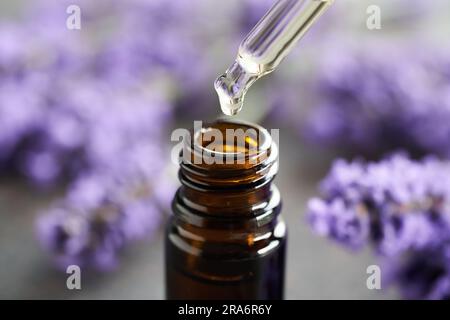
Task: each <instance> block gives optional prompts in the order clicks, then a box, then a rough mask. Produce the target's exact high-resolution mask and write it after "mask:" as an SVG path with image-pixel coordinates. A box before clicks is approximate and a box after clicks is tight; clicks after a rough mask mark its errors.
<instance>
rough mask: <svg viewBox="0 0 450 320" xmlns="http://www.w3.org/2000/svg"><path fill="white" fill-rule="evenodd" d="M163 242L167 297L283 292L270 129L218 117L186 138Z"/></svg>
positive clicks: (282, 237)
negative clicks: (177, 187)
mask: <svg viewBox="0 0 450 320" xmlns="http://www.w3.org/2000/svg"><path fill="white" fill-rule="evenodd" d="M185 142H186V143H185V146H184V148H183V151H182V157H181V158H182V162H181V164H180V171H179V179H180V181H181V187H180V188H179V189H178V191H177V193H176V195H175V197H174V200H173V203H172V208H173V216H172V217H171V220H170V221H169V223H168V227H167V231H166V240H165V241H166V242H165V263H166V296H167V298H169V299H282V297H283V282H284V268H285V267H284V265H285V247H286V226H285V224H284V222H283V220H282V218H281V216H280V210H281V200H280V194H279V191H278V189H277V188H276V186H275V185H273V184H272V181H273V179H274V177H275V175H276V173H277V171H278V162H277V159H278V149H277V146H276V144H275V143H274V142H273V141H272V139H271V137H270V135H269V133H268V132H267V131H266V130H265V129H263V128H261V127H259V126H256V125H253V124H249V123H244V122H226V121H218V122H215V123H213V124H211V125H209V126H206V127H204V128H202V129H201V130H199V131H197V132H192V133H191V137H190V138H189V139H185Z"/></svg>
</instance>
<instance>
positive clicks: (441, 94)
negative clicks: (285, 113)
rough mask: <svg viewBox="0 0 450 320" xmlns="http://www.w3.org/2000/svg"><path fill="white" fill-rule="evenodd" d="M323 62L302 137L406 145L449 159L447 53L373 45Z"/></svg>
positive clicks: (364, 146)
mask: <svg viewBox="0 0 450 320" xmlns="http://www.w3.org/2000/svg"><path fill="white" fill-rule="evenodd" d="M349 47H350V49H349V48H346V49H339V48H340V47H339V46H337V47H333V50H330V52H331V51H332V52H333V54H332V55H325V56H324V57H323V59H322V63H321V67H320V68H319V69H320V70H319V72H318V78H317V87H316V92H317V101H316V102H314V108H312V109H311V112H310V113H309V115H308V117H307V121H306V129H305V130H304V132H305V134H306V136H307V137H308V138H309V139H310V141H313V142H316V143H318V144H322V145H327V146H330V145H333V146H340V147H347V148H350V149H351V150H352V151H353V152H355V151H357V152H358V151H359V152H364V153H366V154H370V155H374V154H379V153H380V152H385V151H389V150H396V149H399V148H401V149H406V150H408V151H410V152H412V153H417V154H421V155H426V154H429V153H431V154H437V155H440V156H445V157H449V156H450V148H449V144H448V139H449V137H450V127H449V126H448V123H449V121H450V95H449V92H450V73H449V70H450V59H449V58H448V57H449V55H448V50H446V49H445V48H440V49H436V48H433V47H432V46H427V45H423V46H421V47H420V48H419V47H418V46H417V44H416V43H415V44H414V46H412V45H398V44H395V45H394V44H388V43H374V44H372V45H368V44H367V45H365V46H364V48H363V49H361V48H353V47H352V46H351V45H349Z"/></svg>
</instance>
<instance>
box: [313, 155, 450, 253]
mask: <svg viewBox="0 0 450 320" xmlns="http://www.w3.org/2000/svg"><path fill="white" fill-rule="evenodd" d="M448 179H450V164H449V163H448V162H445V161H440V160H437V159H435V158H427V159H425V160H423V161H414V160H411V159H409V158H407V157H406V156H404V155H401V154H397V155H394V156H392V157H389V158H386V159H385V160H383V161H381V162H378V163H365V162H363V161H353V162H345V161H344V160H338V161H336V162H335V163H334V164H333V167H332V169H331V171H330V173H329V174H328V176H327V177H326V178H325V179H324V180H323V181H322V184H321V192H322V195H323V197H322V198H320V199H319V198H314V199H312V200H311V201H310V202H309V205H308V219H309V222H310V224H311V226H312V228H313V229H314V230H315V231H316V232H317V233H319V234H320V235H323V236H327V237H329V238H331V239H333V240H336V241H337V242H340V243H343V244H344V245H346V246H348V247H350V248H360V247H362V246H363V245H365V244H366V243H371V244H372V245H373V246H374V247H375V249H376V251H377V252H378V253H380V254H382V255H386V256H393V255H396V254H399V253H401V252H405V251H408V250H422V249H424V248H432V247H435V246H438V245H440V243H442V241H447V239H449V227H450V211H449V208H450V188H449V186H448Z"/></svg>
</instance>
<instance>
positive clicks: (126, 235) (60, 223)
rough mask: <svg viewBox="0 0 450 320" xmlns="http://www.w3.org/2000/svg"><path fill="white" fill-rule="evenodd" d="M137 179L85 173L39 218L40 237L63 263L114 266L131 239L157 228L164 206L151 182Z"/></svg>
mask: <svg viewBox="0 0 450 320" xmlns="http://www.w3.org/2000/svg"><path fill="white" fill-rule="evenodd" d="M134 183H135V184H136V185H135V186H133V187H134V189H133V188H132V186H131V184H132V182H131V181H130V177H127V179H126V181H116V180H114V179H111V177H109V176H108V177H101V176H100V177H99V176H87V177H83V178H81V179H80V180H79V181H77V182H76V183H75V185H74V186H73V187H72V188H71V189H70V190H69V193H68V195H67V196H66V198H65V199H64V200H62V201H60V203H59V204H57V205H55V206H54V207H53V208H52V209H50V210H49V211H48V212H46V214H45V215H43V216H42V217H41V218H40V219H39V220H38V224H37V232H38V237H39V239H40V241H41V243H42V245H43V246H44V248H45V249H46V250H47V251H48V252H49V253H51V254H52V257H53V259H54V260H55V262H56V264H57V265H58V266H59V267H60V268H61V269H63V270H65V268H67V266H68V265H71V264H77V265H79V266H80V267H88V268H96V269H98V270H110V269H112V268H114V267H116V266H117V262H118V256H119V253H120V251H121V250H122V249H123V247H124V246H125V245H126V244H127V243H129V242H130V241H134V240H137V239H143V238H145V237H149V236H151V235H152V234H153V232H154V230H155V229H156V228H157V227H158V226H159V223H160V220H161V214H160V210H161V208H160V207H157V206H156V202H155V197H154V195H153V194H152V189H151V186H149V185H147V184H146V183H145V182H143V181H134ZM147 183H148V182H147Z"/></svg>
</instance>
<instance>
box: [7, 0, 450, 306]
mask: <svg viewBox="0 0 450 320" xmlns="http://www.w3.org/2000/svg"><path fill="white" fill-rule="evenodd" d="M272 4H273V0H244V1H242V0H241V1H238V0H233V1H220V2H219V1H213V0H191V1H184V0H171V1H161V0H129V1H119V0H117V1H113V0H98V1H88V0H77V1H66V0H63V1H60V0H58V1H57V0H38V1H25V0H21V1H18V0H14V1H12V0H4V1H2V2H1V3H0V298H3V299H17V298H18V299H28V298H33V299H49V298H56V299H131V298H137V299H163V298H164V284H163V272H164V268H163V233H164V224H165V221H166V219H167V217H168V215H169V214H170V209H169V208H170V201H171V198H172V196H173V194H174V192H175V190H176V188H177V186H178V181H177V177H176V172H177V165H176V164H174V163H172V162H171V160H170V151H171V147H172V146H173V145H174V143H173V142H171V141H170V133H171V132H172V130H174V129H175V128H191V127H192V125H193V121H194V120H203V121H211V120H213V119H215V118H217V117H218V116H222V115H221V114H220V108H219V105H218V101H217V97H216V95H215V92H214V88H213V81H214V79H215V78H216V77H217V76H218V75H219V74H221V73H222V72H223V71H224V70H225V69H226V68H227V67H228V66H229V65H230V64H231V62H232V61H233V60H234V58H235V55H236V53H237V48H238V45H239V43H240V41H241V40H242V38H243V37H244V36H245V35H246V34H247V33H248V32H249V31H250V29H251V28H252V26H253V25H254V24H255V23H256V22H257V21H258V20H259V18H260V17H261V16H262V15H263V14H264V13H265V12H266V11H267V10H268V8H270V6H271V5H272ZM70 5H77V6H79V8H80V9H81V29H80V30H69V29H68V28H67V27H66V20H67V18H68V17H69V15H70V13H67V12H66V10H67V8H68V7H69V6H70ZM371 5H376V6H378V7H379V8H380V10H381V11H380V13H381V28H380V29H373V30H370V29H369V28H367V25H366V22H367V19H369V17H370V15H371V13H372V11H369V12H368V11H367V9H368V7H369V6H371ZM372 8H373V7H372ZM449 39H450V2H448V1H445V0H434V1H433V2H432V3H431V2H430V1H427V0H397V1H389V0H336V2H335V4H334V6H333V7H332V8H331V9H330V10H329V11H328V12H327V13H326V14H325V15H324V16H323V17H322V18H321V19H320V21H319V22H318V23H317V25H315V26H314V27H313V28H312V30H311V31H310V32H309V33H308V34H307V35H306V36H305V38H304V39H303V40H302V41H301V42H300V44H299V45H298V46H297V48H295V49H294V51H293V52H292V53H291V54H290V55H289V56H288V57H287V58H286V59H285V61H284V62H283V63H282V64H281V66H280V67H279V69H278V70H276V71H275V72H274V73H273V74H271V75H269V76H267V77H265V78H263V79H261V80H260V81H258V82H257V83H256V84H255V85H254V86H253V87H252V89H251V90H250V91H249V93H248V94H247V96H246V102H245V105H244V109H243V111H242V113H241V114H239V118H243V119H246V120H250V121H253V122H257V123H260V124H263V125H264V126H265V127H266V128H268V129H271V128H279V129H280V172H279V175H278V177H277V178H276V184H277V185H278V187H279V189H280V191H281V194H282V197H283V200H284V208H283V214H284V216H285V219H286V220H287V223H288V226H289V245H288V258H287V259H288V263H287V279H286V291H285V297H286V298H287V299H383V298H384V299H398V298H418V299H427V298H430V299H441V298H448V297H450V263H449V262H450V250H449V247H448V246H447V243H448V242H449V241H448V239H447V237H446V236H442V237H437V233H436V232H431V231H430V232H429V233H430V234H433V236H427V237H425V236H422V235H423V234H424V231H423V229H424V228H425V227H424V226H426V228H428V229H427V230H435V229H436V228H439V232H440V233H442V234H443V235H445V234H450V232H447V231H449V230H450V228H448V225H447V224H446V223H447V221H450V219H448V220H446V219H447V217H448V216H449V214H450V191H449V189H450V187H448V186H447V181H450V173H449V172H450V170H449V167H450V166H449V165H448V163H447V160H446V159H448V157H449V156H450V143H449V141H450V125H449V123H450V48H449V45H450V43H449ZM399 151H401V152H405V153H402V154H401V155H399V156H398V157H400V158H401V159H400V160H398V161H399V163H400V164H398V165H397V164H396V163H397V162H395V161H397V160H395V159H398V158H395V159H394V160H392V159H390V158H388V159H386V156H388V155H389V154H392V153H393V152H394V153H395V152H399ZM424 157H425V158H426V159H428V158H429V157H433V160H432V161H431V160H430V161H431V164H430V162H429V161H428V160H423V159H424ZM338 158H343V159H346V160H345V161H350V160H351V159H356V158H357V159H361V160H358V161H361V162H358V163H357V166H358V168H357V169H354V168H353V167H352V165H351V164H349V166H350V167H352V168H350V169H348V168H346V167H345V166H344V167H345V168H343V169H342V168H341V167H342V163H341V167H339V163H338V164H336V162H334V165H333V161H334V160H336V159H338ZM346 163H347V162H346ZM392 163H394V164H392ZM368 168H369V169H368ZM370 168H375V169H376V170H375V171H376V172H379V171H383V170H384V171H383V172H385V171H386V170H387V172H390V170H392V171H393V174H392V176H391V177H389V174H387V175H386V174H385V175H384V176H382V175H381V173H375V174H374V173H373V172H372V171H373V170H372V171H370V170H371V169H370ZM355 170H356V171H357V174H355ZM412 172H413V173H414V174H412ZM325 177H327V178H326V179H325V180H323V179H324V178H325ZM395 179H398V180H401V182H398V183H397V180H395ZM408 179H409V180H408ZM436 179H437V180H440V181H441V183H440V184H438V185H437V184H435V182H436ZM387 180H389V183H387V182H386V181H387ZM320 181H324V182H322V184H320ZM330 181H332V183H334V184H333V186H334V187H333V188H331V187H329V185H330V183H331V182H330ZM336 181H337V182H336ZM349 181H350V182H351V183H350V182H349ZM361 181H364V183H363V182H361ZM358 183H359V184H358ZM324 185H325V187H324ZM416 189H417V190H419V189H420V192H419V191H417V192H416ZM380 190H381V191H380ZM394 190H395V191H394ZM411 190H414V192H413V191H411ZM375 191H380V192H381V193H382V194H383V195H384V196H383V197H381V198H380V197H378V193H376V192H375ZM405 193H407V195H408V196H407V197H406V196H405V197H403V198H400V197H396V196H395V195H397V194H405ZM355 194H356V195H357V196H353V195H355ZM386 195H394V196H386ZM317 196H321V197H322V198H320V200H319V198H315V200H316V202H314V201H313V203H312V204H311V201H310V202H309V204H308V201H309V199H311V198H314V197H317ZM355 197H356V198H357V199H356V200H355ZM335 198H338V200H339V201H341V203H343V204H344V206H345V208H346V209H348V210H347V211H346V212H345V213H344V212H343V211H345V210H341V209H340V210H341V211H339V210H337V209H336V210H335V207H333V208H331V207H328V208H325V209H323V210H322V209H318V208H319V207H320V206H318V205H317V202H320V201H322V202H320V203H321V204H322V207H326V206H327V205H329V204H331V203H334V202H333V201H334V200H335ZM374 199H375V200H374ZM380 199H381V200H380ZM430 199H431V200H430ZM430 202H432V205H430V204H429V203H430ZM314 203H316V205H314ZM324 203H325V205H324ZM349 203H350V204H349ZM412 204H414V205H412ZM361 205H363V207H364V208H365V209H364V210H365V211H370V215H371V220H370V221H369V220H368V221H366V220H358V221H357V226H358V227H354V225H355V223H354V221H353V220H352V221H351V222H348V221H349V218H348V217H349V216H350V217H351V219H359V218H355V216H354V213H348V212H349V211H352V209H354V208H356V207H357V208H360V207H361ZM322 207H320V208H322ZM387 207H389V208H392V207H395V208H396V209H395V210H393V209H389V210H387V209H386V208H387ZM398 208H401V210H400V209H398ZM369 209H370V210H369ZM399 210H400V211H401V215H400V214H399V212H400V211H399ZM338 211H339V212H341V213H340V214H337V213H336V212H338ZM353 211H355V210H353ZM393 211H395V213H392V212H393ZM323 212H325V213H323ZM411 212H412V214H409V213H411ZM322 213H323V215H322V216H326V217H327V218H326V219H324V221H325V220H326V222H323V221H322V220H320V219H322V218H320V219H319V218H317V216H319V215H320V214H322ZM352 214H353V215H352ZM330 215H333V217H332V219H331V218H329V216H330ZM392 215H394V216H395V219H391V218H392ZM308 216H309V217H310V218H309V219H308ZM322 216H321V217H322ZM399 216H400V218H399ZM436 216H438V217H440V218H436ZM373 217H377V218H373ZM386 217H387V218H386ZM409 217H426V219H425V218H424V221H425V222H420V221H422V220H420V221H419V219H416V218H414V219H415V220H414V227H411V228H410V227H408V228H406V227H405V226H409V225H413V223H412V222H411V223H410V220H411V219H412V218H411V219H410V218H409ZM443 217H445V219H444V218H443ZM385 218H386V219H385ZM345 219H347V220H345ZM440 219H441V220H442V221H441V220H440ZM399 220H400V222H399ZM416 220H417V221H416ZM437 220H439V223H437V222H436V221H437ZM317 221H320V222H321V223H322V224H319V223H318V222H317ZM374 221H376V223H375V222H374ZM378 221H382V222H378ZM385 221H387V222H385ZM411 221H412V220H411ZM430 221H432V222H430ZM431 223H432V225H431V226H430V224H431ZM323 224H324V225H326V226H325V227H324V226H323ZM449 224H450V223H449ZM336 225H338V226H339V227H336ZM342 225H344V227H342ZM380 225H381V229H383V228H384V227H386V228H388V227H389V228H391V227H392V226H394V227H395V228H394V229H395V230H394V231H392V232H393V233H392V234H393V235H392V234H391V235H392V236H390V237H388V236H387V235H388V234H390V233H388V232H387V231H386V230H388V229H386V228H385V229H383V230H384V232H382V236H379V229H380ZM349 226H350V227H349ZM361 226H363V227H361ZM333 228H337V229H339V228H341V229H339V230H338V231H336V230H335V229H333ZM355 228H356V229H357V230H358V231H354V229H355ZM433 228H435V229H433ZM447 228H448V229H447ZM360 229H361V230H365V231H364V232H362V231H361V232H360V231H359V230H360ZM342 230H344V231H342ZM349 230H350V231H349ZM389 230H391V229H389ZM405 230H406V231H405ZM341 231H342V233H340V232H341ZM422 231H423V232H422ZM440 233H439V234H440ZM318 234H319V235H318ZM406 234H408V238H407V236H406ZM320 235H322V236H324V237H320ZM327 238H331V241H330V239H327ZM380 238H382V239H383V240H382V241H383V242H382V241H381V240H380ZM413 238H415V239H417V238H420V239H422V240H423V241H422V242H421V243H420V245H418V244H416V243H412V240H410V239H413ZM333 240H337V241H333ZM408 241H409V242H408ZM356 242H357V244H358V245H357V246H354V245H353V244H355V243H356ZM381 242H382V244H383V246H382V249H383V248H385V247H386V246H387V247H389V248H391V247H396V248H397V247H398V248H399V249H398V250H397V251H395V252H393V251H392V252H391V251H389V252H388V251H387V250H378V249H379V247H380V245H379V244H380V243H381ZM400 243H401V244H402V245H401V246H400V245H399V244H400ZM356 247H357V248H356ZM428 252H432V253H433V254H432V255H431V254H428ZM392 255H395V256H396V257H399V256H402V257H403V256H404V257H405V259H404V261H406V262H404V263H406V266H405V265H403V267H400V268H392V265H393V263H392ZM418 257H420V259H419V258H418ZM431 257H432V258H431ZM416 258H417V259H419V260H420V263H416V262H417V261H418V260H417V259H416ZM414 259H415V260H414ZM413 260H414V262H410V261H413ZM402 261H403V260H402ZM381 263H382V264H383V266H384V265H385V264H386V263H387V264H388V265H390V266H391V267H386V269H385V268H384V267H383V268H382V274H383V277H384V274H385V272H384V270H392V269H396V271H395V272H393V271H389V272H386V274H388V273H389V277H387V276H386V279H387V278H389V279H387V280H386V281H385V279H384V278H383V286H382V290H369V289H368V288H367V286H366V279H367V277H368V274H367V273H366V269H367V267H368V266H369V265H372V264H381ZM69 264H78V265H80V266H81V267H82V270H83V273H82V290H73V291H71V290H68V289H67V288H66V277H67V275H66V273H65V267H66V266H67V265H69Z"/></svg>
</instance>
